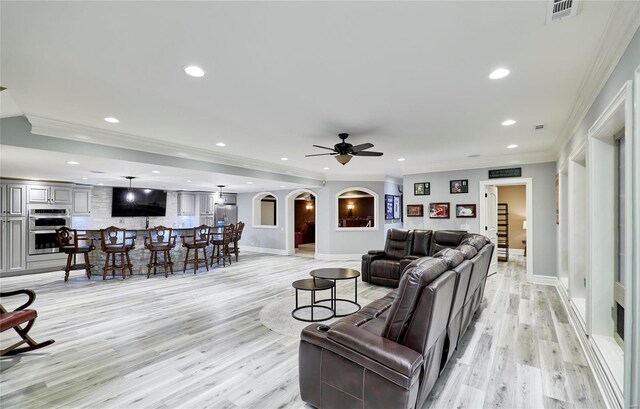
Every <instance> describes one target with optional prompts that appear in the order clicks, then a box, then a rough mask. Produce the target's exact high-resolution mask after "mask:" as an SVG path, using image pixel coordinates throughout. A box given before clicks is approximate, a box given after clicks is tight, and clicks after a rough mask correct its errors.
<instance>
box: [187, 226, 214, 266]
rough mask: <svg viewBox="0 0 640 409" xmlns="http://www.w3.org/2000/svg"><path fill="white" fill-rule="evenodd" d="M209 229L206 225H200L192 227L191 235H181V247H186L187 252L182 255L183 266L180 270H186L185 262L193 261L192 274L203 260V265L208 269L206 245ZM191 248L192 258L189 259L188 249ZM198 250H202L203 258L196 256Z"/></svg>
mask: <svg viewBox="0 0 640 409" xmlns="http://www.w3.org/2000/svg"><path fill="white" fill-rule="evenodd" d="M210 235H211V229H210V228H209V226H207V225H204V224H203V225H200V226H198V227H194V228H193V236H182V247H186V248H187V254H186V255H185V256H184V267H183V268H182V272H183V273H184V272H185V271H187V264H188V263H193V274H195V273H197V272H198V266H199V264H200V263H201V262H204V266H205V267H206V268H207V271H209V262H208V260H207V246H208V245H209V237H210ZM190 250H193V251H194V253H193V258H192V259H189V251H190ZM198 250H202V254H203V258H204V260H200V259H199V257H198Z"/></svg>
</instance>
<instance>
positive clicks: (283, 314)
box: [260, 294, 371, 338]
mask: <svg viewBox="0 0 640 409" xmlns="http://www.w3.org/2000/svg"><path fill="white" fill-rule="evenodd" d="M309 301H310V300H309V296H308V294H300V298H299V303H300V304H299V305H300V306H302V305H308V304H309ZM370 302H371V300H367V299H363V298H360V297H358V304H360V305H361V306H365V305H367V304H369V303H370ZM320 305H327V306H328V305H329V303H328V302H323V303H321V304H320ZM295 307H296V299H295V295H294V294H291V295H290V296H282V297H278V298H277V299H275V300H273V301H271V302H270V303H269V304H267V305H265V306H264V307H263V308H262V310H260V322H261V323H262V325H264V326H265V327H267V328H269V329H270V330H272V331H274V332H277V333H278V334H282V335H286V336H289V337H295V338H299V337H300V332H301V331H302V329H303V328H305V327H306V326H307V325H310V324H313V323H312V322H304V321H298V320H297V319H295V318H293V317H292V316H291V311H292V310H293V309H294V308H295ZM357 308H358V307H356V306H355V305H353V304H349V303H344V302H340V301H338V305H337V310H338V314H348V313H350V312H355V310H356V309H357ZM296 315H297V316H299V317H301V318H306V319H309V318H311V314H310V312H309V309H304V310H300V311H298V312H296ZM328 315H331V312H330V311H328V310H325V309H323V308H316V309H315V311H314V312H313V316H314V318H315V319H318V318H323V317H327V316H328ZM339 319H340V318H331V319H329V320H326V321H321V322H317V323H316V324H318V325H320V324H331V323H332V322H334V321H337V320H339Z"/></svg>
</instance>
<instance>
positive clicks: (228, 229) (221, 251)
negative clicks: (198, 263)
mask: <svg viewBox="0 0 640 409" xmlns="http://www.w3.org/2000/svg"><path fill="white" fill-rule="evenodd" d="M234 232H235V226H234V225H233V224H227V225H226V226H224V229H223V230H222V234H218V235H213V239H212V240H211V243H212V244H213V251H214V252H216V251H217V253H218V257H217V259H216V263H217V264H218V265H220V258H222V267H226V266H227V264H226V259H227V258H228V259H229V265H231V252H230V251H229V244H231V243H233V236H234ZM211 265H213V254H212V255H211Z"/></svg>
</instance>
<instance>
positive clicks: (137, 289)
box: [0, 253, 604, 408]
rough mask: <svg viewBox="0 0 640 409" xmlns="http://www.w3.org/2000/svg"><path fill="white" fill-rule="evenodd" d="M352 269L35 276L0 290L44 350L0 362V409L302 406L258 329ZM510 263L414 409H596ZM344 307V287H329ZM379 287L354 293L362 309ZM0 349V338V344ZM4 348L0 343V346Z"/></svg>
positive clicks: (265, 258)
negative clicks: (285, 302) (19, 292)
mask: <svg viewBox="0 0 640 409" xmlns="http://www.w3.org/2000/svg"><path fill="white" fill-rule="evenodd" d="M331 266H344V267H352V268H359V263H357V262H324V261H318V260H314V259H309V258H305V257H282V256H269V255H259V254H250V253H247V254H242V255H241V260H240V262H239V263H234V264H233V265H232V266H231V267H227V268H216V269H213V270H211V271H209V272H206V271H200V272H199V273H198V274H197V275H193V274H189V273H187V274H182V273H176V275H174V276H170V277H169V278H168V279H165V278H164V276H163V275H161V274H158V276H155V277H153V276H152V277H151V278H150V279H146V278H145V277H144V276H134V277H133V278H132V279H127V280H125V281H121V280H107V281H102V280H101V279H100V278H99V277H94V278H92V280H91V281H88V280H87V279H86V278H84V277H83V276H82V275H81V274H79V273H78V274H75V275H74V274H73V273H72V276H71V278H70V280H69V282H68V283H64V282H63V280H62V277H63V273H62V272H55V273H47V274H38V275H32V276H21V277H11V278H3V279H0V285H1V286H2V290H3V291H8V290H11V289H17V288H31V289H34V290H35V291H36V292H37V294H38V296H37V300H36V302H35V304H34V307H35V308H36V309H38V315H39V318H38V320H37V322H36V325H35V327H34V329H33V330H32V334H33V336H34V337H35V338H36V339H37V340H45V339H49V338H54V339H55V340H56V343H55V344H53V345H52V346H50V347H47V348H45V349H42V350H40V351H37V352H33V353H29V354H23V355H20V356H16V357H8V358H2V360H1V361H0V364H1V374H0V395H1V396H0V406H1V407H2V408H51V407H64V408H75V407H83V408H124V407H128V408H175V407H184V408H203V407H212V408H238V407H241V408H245V407H256V408H280V407H295V408H300V407H303V406H304V404H303V402H301V401H300V397H299V395H298V376H297V371H298V367H297V364H298V362H297V349H298V338H297V337H296V336H295V334H293V335H294V336H286V335H280V334H277V333H275V332H273V331H271V330H269V329H267V328H266V327H264V326H263V325H262V324H261V323H260V320H259V312H260V309H261V308H262V306H263V305H265V304H266V303H268V302H269V301H270V300H274V299H276V298H278V297H291V299H292V303H293V290H292V289H291V287H290V284H291V282H292V281H294V280H296V279H299V278H306V277H308V272H309V271H310V270H311V269H313V268H318V267H331ZM522 271H523V263H522V260H518V261H514V262H510V263H509V264H505V265H503V266H502V267H501V273H500V274H498V275H496V276H493V277H491V278H489V280H488V284H487V290H486V291H485V298H486V300H485V302H484V304H485V305H486V308H485V309H484V310H483V312H482V314H481V315H480V316H479V318H478V320H477V321H475V322H474V324H472V328H471V329H470V330H469V331H468V333H467V335H466V336H465V338H464V340H463V343H462V345H461V347H460V350H459V351H457V352H456V353H455V354H454V356H453V358H452V360H451V361H450V363H449V365H448V367H447V369H446V370H445V372H444V374H443V376H442V377H441V379H440V380H439V381H438V383H437V384H436V386H435V388H434V391H433V392H432V394H431V397H430V400H429V401H428V402H427V405H426V406H427V407H446V408H452V407H459V408H462V407H471V408H476V407H477V408H479V407H489V408H493V407H499V408H514V407H535V408H541V407H564V408H572V407H576V408H577V407H603V406H604V405H603V403H602V400H601V397H600V395H599V393H598V391H597V388H596V386H595V380H594V378H593V375H592V374H591V372H590V370H589V368H588V367H587V366H586V361H585V357H584V355H583V353H582V350H581V349H580V347H579V345H578V341H577V338H576V336H575V334H574V333H573V332H572V329H571V327H570V325H569V324H568V321H567V316H566V314H565V312H564V309H563V307H562V305H561V303H560V299H559V297H558V295H557V293H556V292H555V289H553V288H552V287H545V286H536V285H529V284H527V283H525V281H524V278H523V273H522ZM340 284H341V285H340V286H339V287H340V291H339V292H340V293H342V292H344V294H345V295H347V296H348V295H350V294H352V292H353V287H352V285H353V284H351V283H348V282H346V283H340ZM388 291H389V289H386V288H383V287H377V286H372V285H367V284H366V283H362V282H360V283H359V284H358V294H359V296H360V297H363V298H366V299H371V300H373V299H376V298H378V297H381V296H382V295H384V294H386V292H388ZM10 337H11V339H9V338H10ZM12 340H13V334H11V332H4V333H3V334H2V341H1V342H2V344H3V345H4V344H5V343H7V342H10V341H12Z"/></svg>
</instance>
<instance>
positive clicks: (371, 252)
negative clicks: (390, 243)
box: [367, 250, 385, 256]
mask: <svg viewBox="0 0 640 409" xmlns="http://www.w3.org/2000/svg"><path fill="white" fill-rule="evenodd" d="M367 254H368V255H370V256H384V255H385V252H384V250H369V251H368V252H367Z"/></svg>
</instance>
